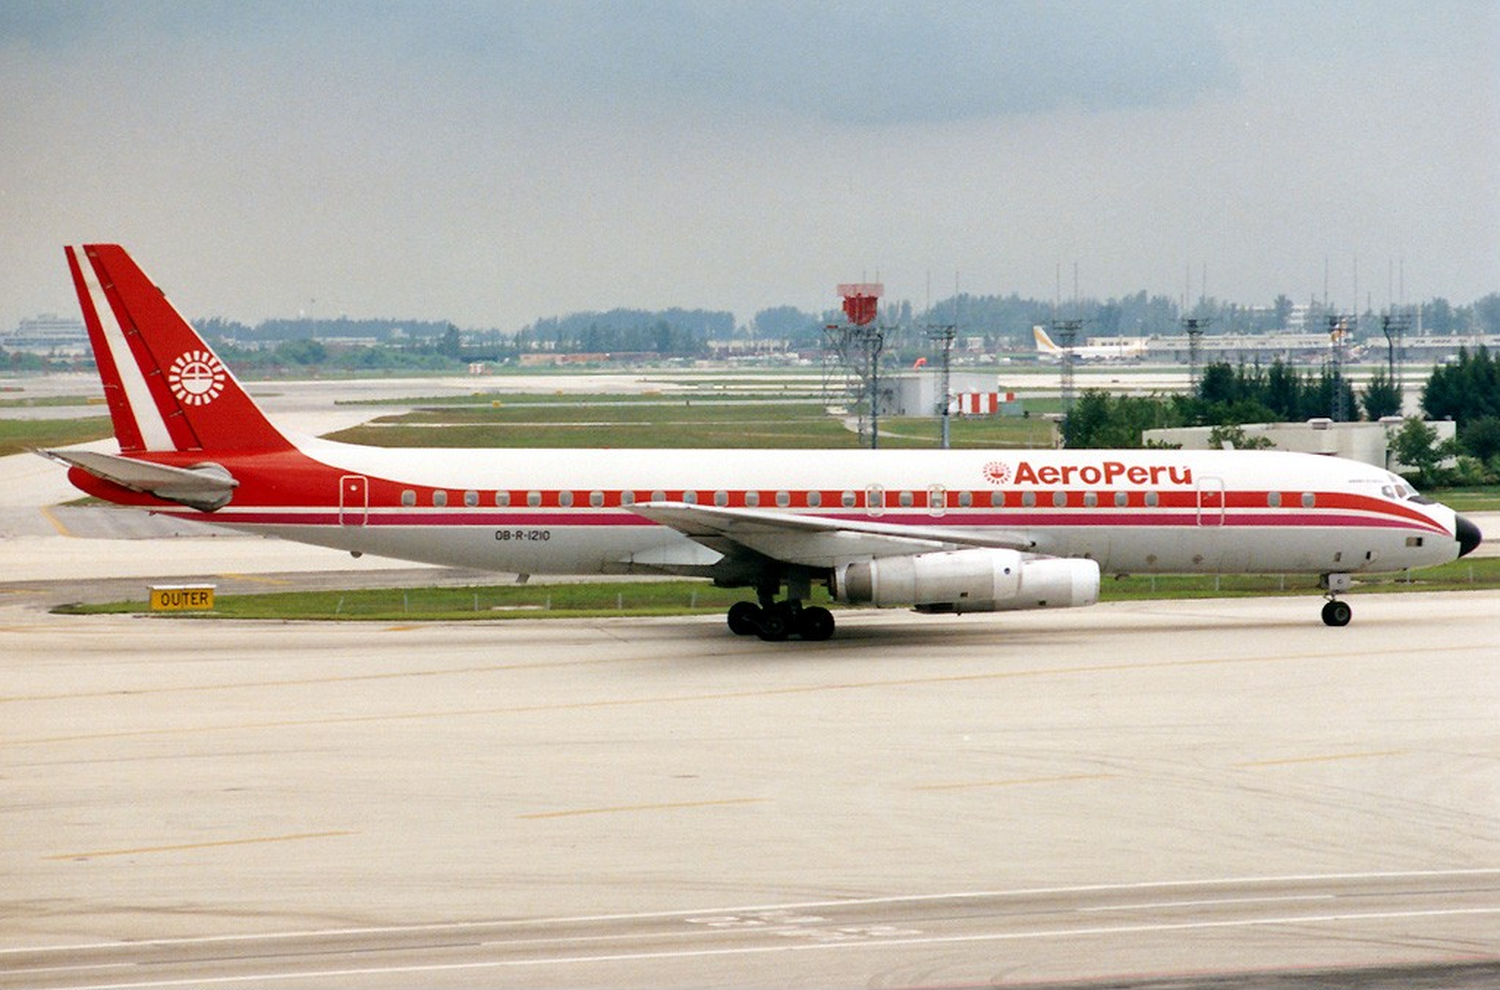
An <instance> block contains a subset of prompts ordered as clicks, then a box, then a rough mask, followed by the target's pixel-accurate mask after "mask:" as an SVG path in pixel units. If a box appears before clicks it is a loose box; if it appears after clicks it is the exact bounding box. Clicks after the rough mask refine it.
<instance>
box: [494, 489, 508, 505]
mask: <svg viewBox="0 0 1500 990" xmlns="http://www.w3.org/2000/svg"><path fill="white" fill-rule="evenodd" d="M495 504H496V505H497V506H499V507H500V508H502V509H508V508H510V492H496V493H495Z"/></svg>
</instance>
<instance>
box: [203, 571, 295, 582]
mask: <svg viewBox="0 0 1500 990" xmlns="http://www.w3.org/2000/svg"><path fill="white" fill-rule="evenodd" d="M219 577H221V578H233V579H234V580H236V581H252V582H254V583H256V584H291V583H292V582H291V581H290V580H289V579H287V578H271V577H261V576H260V575H258V574H240V573H237V572H235V571H224V572H222V573H220V574H219Z"/></svg>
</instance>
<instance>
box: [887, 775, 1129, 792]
mask: <svg viewBox="0 0 1500 990" xmlns="http://www.w3.org/2000/svg"><path fill="white" fill-rule="evenodd" d="M1118 776H1119V774H1117V773H1074V774H1066V775H1063V776H1058V777H1017V778H1015V779H1013V780H976V781H971V782H968V783H960V784H917V785H916V786H914V787H913V788H912V790H914V791H963V790H969V789H971V788H981V787H1022V786H1025V785H1027V784H1063V783H1067V782H1069V781H1074V780H1110V779H1112V778H1115V777H1118Z"/></svg>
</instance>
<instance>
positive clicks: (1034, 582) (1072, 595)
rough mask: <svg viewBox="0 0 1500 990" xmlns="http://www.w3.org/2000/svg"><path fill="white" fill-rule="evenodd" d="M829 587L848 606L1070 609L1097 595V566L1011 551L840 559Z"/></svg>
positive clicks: (927, 609)
mask: <svg viewBox="0 0 1500 990" xmlns="http://www.w3.org/2000/svg"><path fill="white" fill-rule="evenodd" d="M831 590H832V591H833V597H834V598H835V599H836V600H838V601H841V602H847V603H849V604H851V605H874V606H876V607H877V608H890V607H893V606H895V607H900V606H910V607H913V608H915V609H916V610H917V611H918V612H951V613H961V612H1001V611H1009V610H1013V609H1028V608H1071V607H1073V606H1076V605H1092V604H1094V603H1095V602H1096V601H1098V600H1099V565H1098V563H1097V562H1095V561H1092V560H1078V559H1073V558H1062V557H1024V556H1022V555H1021V554H1019V553H1017V552H1016V551H1014V550H983V549H976V550H952V551H945V552H942V553H923V554H917V555H915V556H910V557H880V558H877V559H875V560H871V561H867V562H861V563H856V564H845V565H844V566H842V567H839V568H838V570H837V571H835V572H834V575H833V582H832V586H831Z"/></svg>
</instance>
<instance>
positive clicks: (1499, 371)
mask: <svg viewBox="0 0 1500 990" xmlns="http://www.w3.org/2000/svg"><path fill="white" fill-rule="evenodd" d="M1422 410H1423V411H1424V412H1425V413H1427V415H1428V417H1429V418H1431V419H1451V420H1453V421H1454V422H1455V423H1457V424H1458V428H1459V429H1460V430H1462V429H1463V428H1464V425H1465V424H1466V423H1469V422H1470V421H1472V420H1475V419H1479V418H1482V417H1484V416H1500V362H1497V361H1496V360H1494V359H1493V358H1491V357H1490V352H1489V350H1488V348H1484V347H1481V348H1479V350H1477V351H1474V352H1470V351H1469V350H1468V349H1467V348H1460V349H1459V352H1458V360H1457V361H1455V362H1454V363H1453V364H1448V365H1443V366H1441V367H1435V368H1433V369H1432V374H1431V375H1429V376H1428V378H1427V384H1426V385H1424V386H1423V387H1422Z"/></svg>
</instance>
